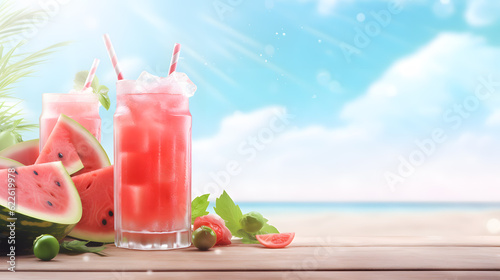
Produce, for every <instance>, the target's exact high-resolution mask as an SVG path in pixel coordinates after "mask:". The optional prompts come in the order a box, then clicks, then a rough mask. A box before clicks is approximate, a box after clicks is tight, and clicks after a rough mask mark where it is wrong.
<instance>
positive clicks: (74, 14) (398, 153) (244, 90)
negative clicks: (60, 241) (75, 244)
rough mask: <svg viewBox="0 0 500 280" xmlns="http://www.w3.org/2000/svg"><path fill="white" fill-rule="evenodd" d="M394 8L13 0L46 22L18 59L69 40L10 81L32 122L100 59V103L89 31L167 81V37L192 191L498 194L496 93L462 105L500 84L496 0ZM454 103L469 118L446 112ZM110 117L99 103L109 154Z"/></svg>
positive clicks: (296, 196)
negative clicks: (191, 88) (187, 89)
mask: <svg viewBox="0 0 500 280" xmlns="http://www.w3.org/2000/svg"><path fill="white" fill-rule="evenodd" d="M395 2H396V1H354V0H352V1H348V0H345V1H341V0H336V1H335V0H317V1H313V0H309V1H308V0H299V1H280V0H265V1H244V0H241V1H222V0H221V1H97V0H93V1H78V0H67V1H59V2H58V1H56V0H51V1H31V0H23V1H20V4H19V5H25V6H26V5H27V6H32V7H35V8H36V7H40V8H42V9H45V10H46V11H47V14H48V15H49V18H50V19H49V21H47V22H46V23H45V24H42V25H39V26H36V27H35V28H34V29H33V32H32V34H30V35H29V36H27V39H28V43H27V44H26V46H25V50H34V49H40V48H42V47H45V46H48V45H50V44H52V43H57V42H61V41H68V40H69V41H72V42H73V43H72V44H71V45H69V46H67V47H64V48H63V49H61V50H60V51H58V52H57V53H56V54H54V55H52V56H51V57H50V61H49V62H48V63H46V64H44V65H42V66H40V67H39V68H38V70H39V72H37V74H36V77H33V78H29V79H26V80H24V81H23V82H21V83H20V84H19V87H18V92H17V96H18V97H20V98H23V99H25V100H26V102H25V103H24V104H23V106H25V111H26V113H27V116H28V117H29V118H30V119H32V121H33V122H36V121H37V118H38V116H39V115H40V113H41V94H42V93H45V92H66V91H68V90H69V89H70V88H71V83H72V80H73V76H74V74H75V73H76V72H78V71H80V70H85V69H88V68H89V67H90V65H91V64H92V60H93V59H94V58H100V59H101V64H100V66H99V69H98V71H97V76H98V77H99V79H100V80H101V83H102V84H105V85H107V86H109V87H110V89H111V91H110V94H111V98H112V105H111V106H112V107H114V106H115V103H114V98H115V86H114V83H115V82H116V80H115V75H114V72H113V70H112V68H111V64H110V62H109V59H108V57H107V53H106V49H105V47H104V44H103V41H102V34H103V33H109V34H110V37H111V39H112V41H113V44H114V46H115V50H116V53H117V55H118V58H119V60H120V63H121V65H122V70H123V72H124V75H125V77H126V78H129V79H135V78H136V77H137V76H138V75H139V74H140V72H141V71H143V70H147V71H149V72H151V73H153V74H156V75H166V72H167V69H168V64H169V61H170V55H171V50H172V46H173V44H174V43H175V42H179V43H181V44H182V50H181V59H180V61H179V67H178V71H182V72H186V73H187V74H188V75H189V76H190V78H191V79H192V80H193V82H194V83H196V84H197V86H198V91H197V92H196V94H195V96H194V97H192V98H191V104H190V107H191V112H192V115H193V192H194V194H199V193H203V192H207V191H209V192H212V193H218V192H221V190H222V188H224V189H227V190H228V191H229V192H230V194H232V195H233V196H234V197H235V198H236V199H237V200H249V201H256V200H265V201H275V200H286V201H302V200H307V201H338V200H340V201H360V200H361V201H365V200H376V201H380V200H382V201H386V200H394V201H443V200H451V201H457V200H459V201H463V200H473V201H489V200H492V199H494V198H493V197H494V195H497V197H500V188H498V187H497V186H498V184H499V183H500V177H498V176H495V173H497V171H498V169H499V168H500V152H499V151H498V149H497V148H496V145H495V144H496V143H499V140H500V134H499V133H498V131H499V130H498V128H499V126H500V103H499V101H500V100H499V98H498V94H500V89H498V90H499V92H498V93H497V94H496V95H495V93H496V92H493V93H492V94H490V96H488V97H487V98H485V99H484V100H479V99H477V97H476V99H473V97H475V95H474V93H475V92H476V91H477V89H478V88H482V87H484V85H482V82H481V81H482V80H488V79H490V78H491V79H492V80H493V81H495V80H496V81H498V80H500V76H499V72H500V70H499V69H498V65H500V64H499V63H500V47H499V44H500V39H499V38H498V36H495V35H497V34H498V30H499V27H500V20H499V18H498V17H499V16H498V15H500V5H499V4H498V3H496V2H494V1H483V0H474V1H456V0H455V1H454V0H441V1H437V0H436V1H424V0H420V1H417V0H413V1H410V0H408V1H398V2H397V3H396V4H395ZM393 5H397V6H395V7H397V9H395V8H393ZM346 49H349V50H351V51H352V53H351V54H350V55H346V54H345V50H346ZM481 77H482V78H481ZM495 77H496V78H495ZM481 79H482V80H481ZM483 84H484V83H483ZM493 90H497V86H495V88H494V89H493ZM480 91H481V92H482V90H480ZM476 101H478V102H476ZM474 102H476V103H477V104H476V103H474ZM456 106H458V107H456ZM460 106H462V107H464V106H466V107H467V108H469V109H470V110H467V109H466V110H465V112H462V114H460V113H459V111H457V110H459V109H457V108H459V107H460ZM462 111H463V110H462ZM285 112H286V113H285ZM112 114H113V109H111V110H110V111H108V112H107V111H105V110H103V109H102V108H101V118H102V119H103V123H104V126H105V127H103V134H102V143H103V146H104V147H105V149H106V150H107V151H108V152H109V153H110V154H112V129H111V120H112ZM286 114H288V115H286ZM436 135H438V136H439V135H441V137H437V136H436ZM433 136H436V137H434V138H436V139H434V138H433ZM37 137H38V136H37V133H32V134H29V135H26V136H25V138H26V139H29V138H37ZM429 139H431V140H430V141H431V142H432V143H430V142H429V141H427V140H429ZM422 143H424V144H422ZM426 143H427V146H426ZM429 143H430V144H429ZM422 147H423V148H422ZM426 147H427V149H426ZM494 200H495V199H494ZM496 200H498V199H496Z"/></svg>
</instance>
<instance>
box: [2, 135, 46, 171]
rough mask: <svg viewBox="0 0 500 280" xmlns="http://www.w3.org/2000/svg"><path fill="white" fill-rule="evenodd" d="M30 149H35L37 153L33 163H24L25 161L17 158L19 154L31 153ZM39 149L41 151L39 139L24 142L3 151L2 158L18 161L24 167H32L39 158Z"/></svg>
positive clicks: (34, 155)
mask: <svg viewBox="0 0 500 280" xmlns="http://www.w3.org/2000/svg"><path fill="white" fill-rule="evenodd" d="M30 149H34V150H35V151H36V152H37V153H36V154H33V161H29V162H27V161H24V162H23V160H21V159H19V158H17V157H16V156H18V155H19V153H22V152H24V151H29V150H30ZM39 149H40V144H39V141H38V139H33V140H28V141H24V142H19V143H17V144H14V145H12V146H9V147H7V148H5V149H3V150H1V151H0V156H1V157H6V158H9V159H13V160H16V161H18V162H20V163H22V164H24V165H32V164H34V163H35V160H36V158H37V157H38V152H39Z"/></svg>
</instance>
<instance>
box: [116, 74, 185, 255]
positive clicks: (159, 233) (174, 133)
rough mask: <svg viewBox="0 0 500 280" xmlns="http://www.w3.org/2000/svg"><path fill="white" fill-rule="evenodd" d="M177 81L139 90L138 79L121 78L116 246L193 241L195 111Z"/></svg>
mask: <svg viewBox="0 0 500 280" xmlns="http://www.w3.org/2000/svg"><path fill="white" fill-rule="evenodd" d="M176 74H178V73H176ZM186 78H187V77H186ZM164 79H166V78H164ZM189 82H190V81H189ZM191 84H192V83H191ZM177 85H178V84H177V82H176V81H170V82H168V83H166V84H162V85H160V84H158V85H155V84H150V85H148V86H147V88H148V89H144V88H143V89H142V90H139V91H138V90H137V88H138V87H137V83H136V81H133V80H120V81H118V82H117V108H116V112H115V115H114V143H115V147H114V148H115V231H116V237H115V244H116V246H117V247H122V248H129V249H141V250H164V249H174V248H183V247H188V246H190V245H191V232H190V230H191V113H190V112H189V97H188V96H186V95H185V94H182V91H180V90H179V87H177ZM143 86H144V85H143ZM193 86H194V85H193Z"/></svg>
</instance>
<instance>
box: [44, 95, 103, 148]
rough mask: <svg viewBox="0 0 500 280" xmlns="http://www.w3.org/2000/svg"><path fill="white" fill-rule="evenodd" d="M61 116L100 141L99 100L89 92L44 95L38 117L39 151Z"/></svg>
mask: <svg viewBox="0 0 500 280" xmlns="http://www.w3.org/2000/svg"><path fill="white" fill-rule="evenodd" d="M61 114H65V115H66V116H68V117H70V118H72V119H74V120H75V121H77V122H78V123H80V124H81V125H82V126H83V127H85V128H86V129H87V130H88V131H89V132H90V133H92V135H94V136H95V138H97V140H98V141H101V117H100V116H99V99H98V98H97V96H96V95H94V94H93V93H91V91H90V93H89V92H87V91H86V92H80V93H78V92H77V93H44V94H43V95H42V114H41V115H40V150H42V148H43V146H44V145H45V142H46V141H47V138H49V135H50V133H51V132H52V130H53V129H54V126H55V125H56V122H57V119H58V118H59V116H60V115H61Z"/></svg>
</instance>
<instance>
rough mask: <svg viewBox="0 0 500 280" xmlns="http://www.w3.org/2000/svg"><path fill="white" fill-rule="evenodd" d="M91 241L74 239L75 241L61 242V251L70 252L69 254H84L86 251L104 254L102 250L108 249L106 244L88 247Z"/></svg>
mask: <svg viewBox="0 0 500 280" xmlns="http://www.w3.org/2000/svg"><path fill="white" fill-rule="evenodd" d="M89 242H90V241H80V240H73V241H63V243H61V250H60V252H61V253H63V254H69V255H77V254H84V253H94V254H98V255H101V256H102V255H104V254H103V253H101V251H102V250H104V249H106V247H104V246H100V247H87V244H88V243H89Z"/></svg>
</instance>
